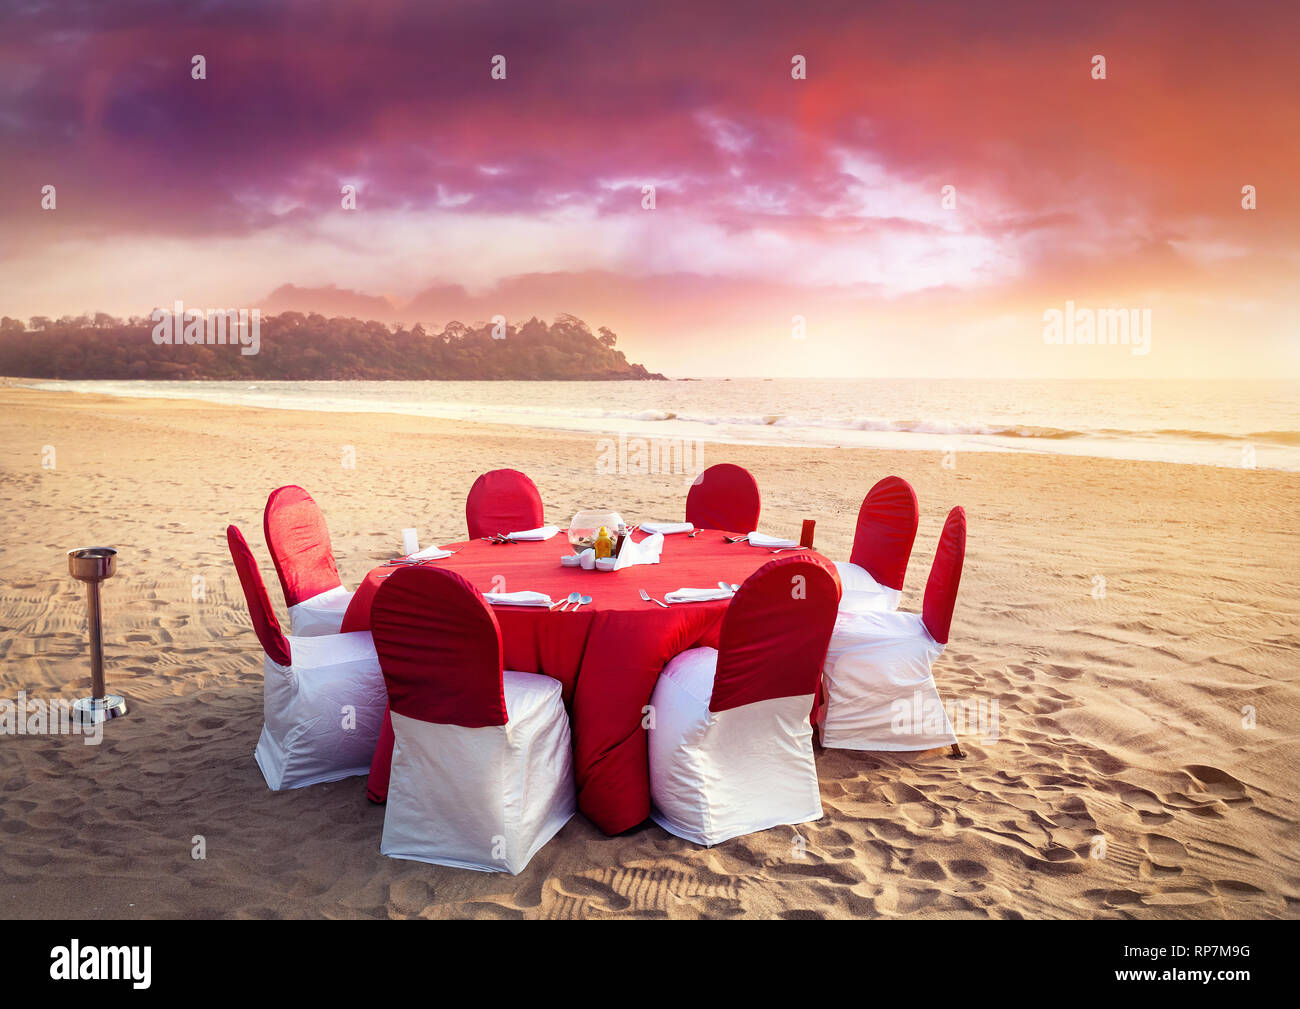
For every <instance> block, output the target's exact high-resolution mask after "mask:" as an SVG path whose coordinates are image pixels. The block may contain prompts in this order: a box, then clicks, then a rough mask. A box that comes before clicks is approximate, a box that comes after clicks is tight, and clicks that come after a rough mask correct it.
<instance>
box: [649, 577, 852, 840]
mask: <svg viewBox="0 0 1300 1009" xmlns="http://www.w3.org/2000/svg"><path fill="white" fill-rule="evenodd" d="M838 600H839V586H838V585H837V584H836V582H835V576H834V575H833V574H832V573H831V571H830V570H829V565H828V564H826V563H824V562H821V561H818V560H814V559H812V558H811V557H810V556H808V555H806V554H805V555H800V556H786V557H780V558H777V559H776V560H772V561H769V562H768V563H767V564H765V565H764V566H763V567H761V568H760V569H759V570H758V571H756V572H755V573H754V574H752V575H751V576H750V577H749V578H747V579H746V580H745V583H744V584H743V585H741V587H740V590H739V591H738V592H737V593H736V595H735V597H734V598H733V599H732V601H731V604H730V605H729V606H728V607H727V612H726V615H725V616H724V617H723V620H722V629H721V635H720V638H719V641H718V647H717V648H709V647H702V648H691V649H688V650H687V651H684V652H682V653H681V654H679V655H677V656H676V657H675V658H673V659H672V660H671V661H670V662H669V663H668V665H667V666H665V667H664V671H663V673H662V674H661V675H660V677H659V681H658V683H656V684H655V689H654V693H653V695H652V697H651V701H650V704H651V710H652V712H653V717H652V721H651V723H650V728H649V737H650V738H649V747H650V796H651V800H652V812H651V817H652V818H653V819H654V821H655V822H656V823H657V824H659V825H660V826H661V827H663V828H664V829H665V830H666V831H668V832H669V833H670V834H675V835H677V836H678V837H683V838H686V840H688V841H694V842H695V843H696V844H705V845H713V844H718V843H719V842H721V841H725V840H727V839H728V838H732V837H738V836H740V835H741V834H749V833H753V832H754V831H759V830H766V829H767V828H769V827H775V826H777V825H778V824H795V823H805V822H807V821H809V820H818V819H820V818H821V816H822V805H821V793H820V790H819V789H818V787H817V765H816V762H815V761H814V759H813V747H812V723H811V720H810V718H809V712H810V711H811V710H812V706H813V698H814V695H815V693H816V690H817V682H818V679H819V677H820V675H821V672H820V670H821V661H822V656H823V655H825V654H826V645H827V642H828V641H829V640H830V635H831V629H832V627H833V626H834V623H835V612H836V605H837V603H838Z"/></svg>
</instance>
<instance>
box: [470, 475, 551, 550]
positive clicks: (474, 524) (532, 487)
mask: <svg viewBox="0 0 1300 1009" xmlns="http://www.w3.org/2000/svg"><path fill="white" fill-rule="evenodd" d="M543 521H544V515H543V511H542V496H541V495H540V494H538V493H537V485H536V484H535V483H533V482H532V480H530V479H528V476H527V475H526V474H524V473H520V472H519V471H518V470H516V469H494V470H492V471H491V472H490V473H484V474H483V475H482V476H480V477H479V478H478V479H477V480H475V481H474V486H473V487H471V488H470V489H469V496H468V497H467V498H466V499H465V524H466V525H467V526H468V527H469V538H470V539H478V538H479V537H480V536H495V535H496V534H497V533H513V532H519V531H520V530H522V529H536V528H537V527H538V526H540V525H541V524H542V522H543Z"/></svg>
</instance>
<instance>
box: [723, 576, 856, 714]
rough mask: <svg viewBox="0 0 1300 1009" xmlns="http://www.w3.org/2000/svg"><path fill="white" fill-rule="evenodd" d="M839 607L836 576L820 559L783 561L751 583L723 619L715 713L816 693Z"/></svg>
mask: <svg viewBox="0 0 1300 1009" xmlns="http://www.w3.org/2000/svg"><path fill="white" fill-rule="evenodd" d="M839 604H840V584H839V579H838V577H837V576H836V574H835V569H834V568H833V567H832V566H831V565H830V563H829V562H828V561H823V560H821V559H820V558H817V557H815V556H810V555H798V556H796V555H791V556H786V557H778V558H776V559H775V560H771V561H769V562H768V563H767V564H764V565H763V566H762V567H761V568H759V569H758V570H757V571H755V572H754V573H753V574H752V575H750V576H749V577H748V578H746V579H745V584H743V585H742V586H741V587H740V591H738V592H737V593H736V596H735V598H734V599H732V601H731V605H730V606H728V607H727V614H726V616H725V617H723V619H722V631H721V633H720V636H719V642H718V668H717V673H716V675H715V676H714V679H713V696H712V698H711V699H710V701H709V710H710V711H726V710H727V709H729V708H738V707H740V706H741V705H742V704H751V703H753V702H754V701H765V700H768V699H770V698H773V697H798V696H802V695H803V694H812V693H815V692H816V690H817V684H818V682H819V680H820V679H821V674H822V660H824V659H825V658H826V649H827V648H828V647H829V645H830V641H831V632H832V631H833V630H834V629H835V617H836V613H837V611H838V609H839Z"/></svg>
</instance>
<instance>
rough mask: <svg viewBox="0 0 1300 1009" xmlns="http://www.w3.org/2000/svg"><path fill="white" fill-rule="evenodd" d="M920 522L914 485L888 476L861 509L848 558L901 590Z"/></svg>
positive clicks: (877, 485)
mask: <svg viewBox="0 0 1300 1009" xmlns="http://www.w3.org/2000/svg"><path fill="white" fill-rule="evenodd" d="M919 522H920V516H919V513H918V510H917V505H916V491H914V490H913V489H912V485H911V484H910V483H908V482H907V481H906V480H904V479H903V478H902V477H897V476H887V477H885V478H884V479H883V480H881V481H880V482H879V483H877V484H876V485H875V486H874V487H872V488H871V490H869V491H867V496H866V497H865V498H864V499H863V501H862V507H861V508H860V509H859V510H858V527H857V530H856V531H855V532H854V534H853V553H852V554H850V555H849V560H851V561H852V562H853V563H854V564H856V565H858V567H860V568H865V569H866V570H867V573H868V574H870V575H871V577H872V578H874V579H875V580H876V581H877V582H879V583H880V584H881V585H883V586H885V587H886V588H890V589H897V590H898V591H900V592H901V591H902V589H903V579H904V578H905V577H906V575H907V561H908V559H909V558H910V557H911V556H912V544H913V543H914V542H915V541H916V527H917V525H918V524H919Z"/></svg>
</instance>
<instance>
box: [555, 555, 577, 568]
mask: <svg viewBox="0 0 1300 1009" xmlns="http://www.w3.org/2000/svg"><path fill="white" fill-rule="evenodd" d="M560 563H561V564H563V565H564V566H565V567H566V568H576V567H578V566H579V565H580V564H581V563H582V558H581V557H579V556H578V555H577V554H565V555H564V556H563V557H561V558H560Z"/></svg>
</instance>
